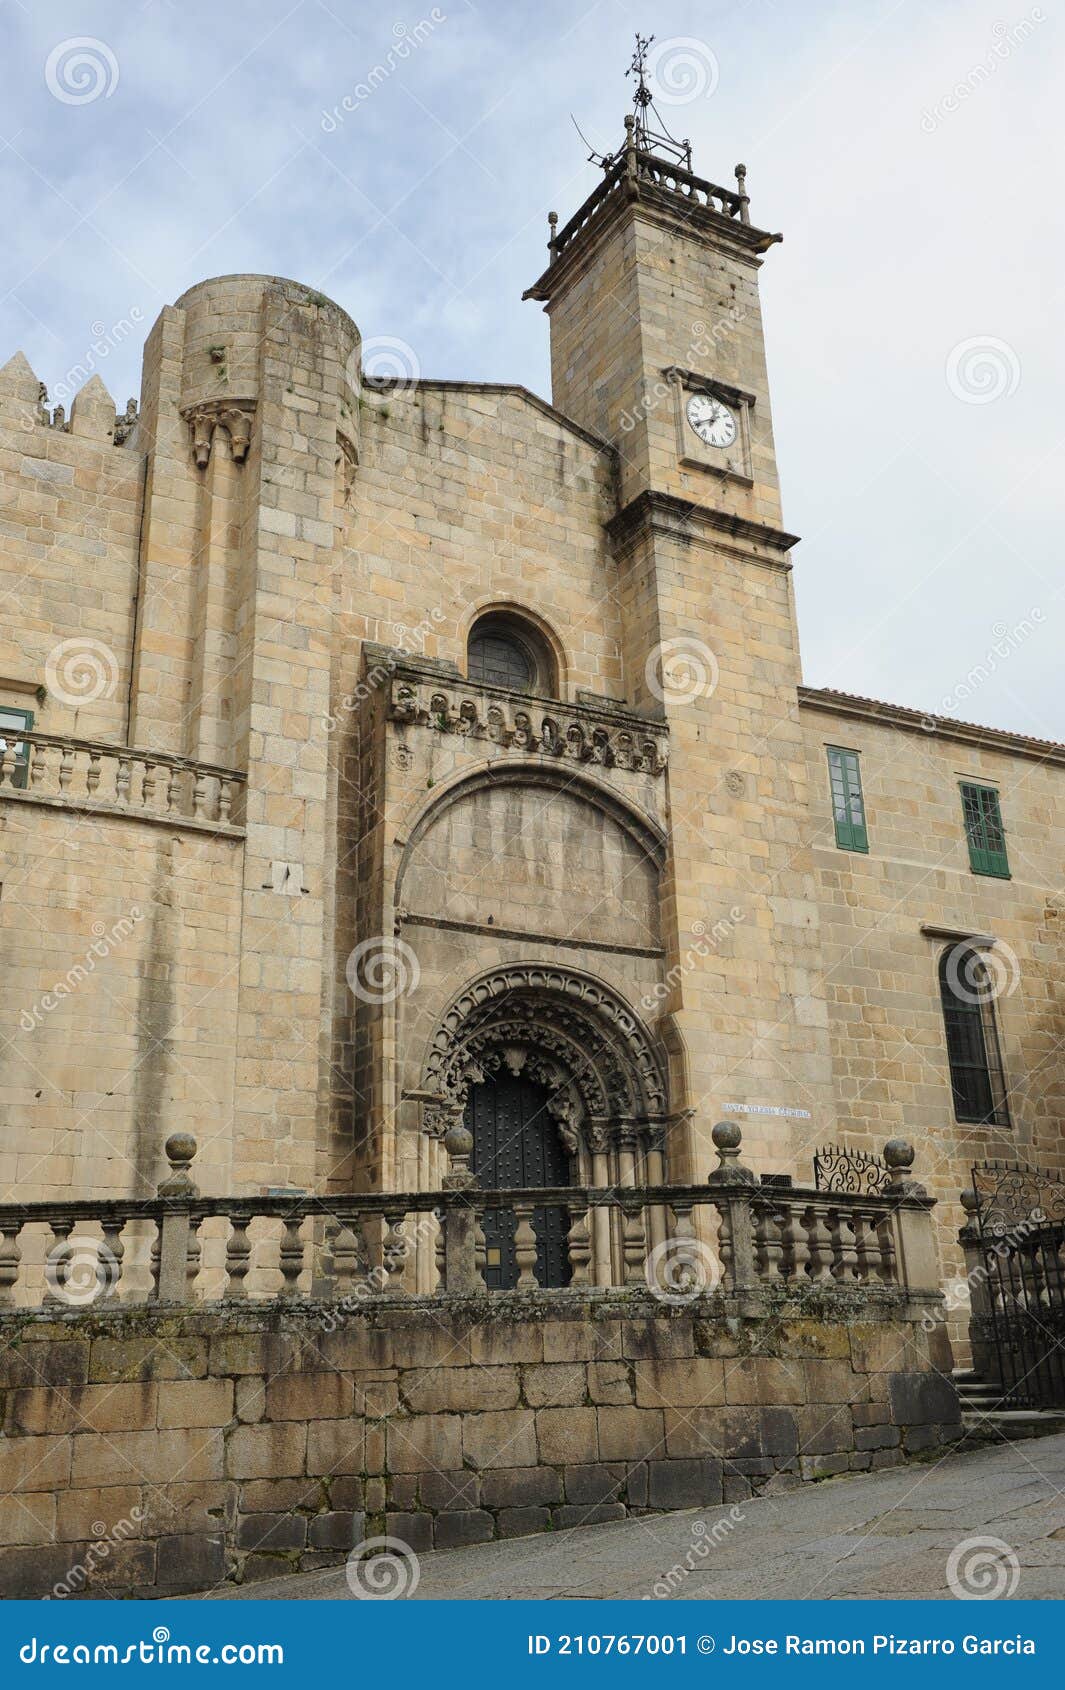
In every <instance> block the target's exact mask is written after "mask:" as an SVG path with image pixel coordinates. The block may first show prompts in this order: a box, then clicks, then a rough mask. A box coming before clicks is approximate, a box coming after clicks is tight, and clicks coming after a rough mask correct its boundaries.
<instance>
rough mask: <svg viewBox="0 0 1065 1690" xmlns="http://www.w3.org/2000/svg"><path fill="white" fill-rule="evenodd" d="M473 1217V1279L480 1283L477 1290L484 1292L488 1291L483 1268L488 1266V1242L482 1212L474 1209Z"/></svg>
mask: <svg viewBox="0 0 1065 1690" xmlns="http://www.w3.org/2000/svg"><path fill="white" fill-rule="evenodd" d="M474 1217H475V1220H476V1228H475V1231H474V1245H473V1266H474V1270H475V1273H474V1277H475V1278H476V1279H478V1280H479V1281H480V1287H479V1289H481V1290H483V1291H486V1290H487V1289H488V1285H487V1281H486V1280H485V1277H484V1273H485V1268H486V1267H487V1266H488V1240H487V1238H486V1237H485V1234H484V1210H483V1209H475V1210H474Z"/></svg>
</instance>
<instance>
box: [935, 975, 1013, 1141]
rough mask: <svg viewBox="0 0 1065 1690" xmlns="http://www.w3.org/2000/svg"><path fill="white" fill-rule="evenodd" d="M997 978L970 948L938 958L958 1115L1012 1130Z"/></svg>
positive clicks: (985, 1124)
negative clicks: (997, 1006) (997, 1010)
mask: <svg viewBox="0 0 1065 1690" xmlns="http://www.w3.org/2000/svg"><path fill="white" fill-rule="evenodd" d="M996 978H997V976H995V975H994V974H993V973H992V972H991V971H989V969H988V966H987V964H986V962H985V961H984V959H983V957H982V956H981V955H980V952H979V951H978V950H976V949H974V948H973V946H971V945H952V946H951V947H950V949H949V950H946V951H944V952H943V955H942V956H941V957H940V959H939V993H940V998H941V1000H942V1004H943V1024H944V1028H945V1030H946V1036H947V1061H948V1062H949V1064H950V1086H951V1091H952V1092H953V1095H954V1114H955V1117H956V1119H957V1120H959V1121H971V1122H977V1123H980V1124H982V1125H984V1126H994V1127H1008V1126H1009V1124H1010V1115H1009V1103H1008V1100H1007V1091H1006V1076H1005V1074H1004V1072H1003V1068H1002V1054H1001V1050H1000V1047H999V1039H998V1026H997V1023H996V1020H995V997H996V990H995V982H996Z"/></svg>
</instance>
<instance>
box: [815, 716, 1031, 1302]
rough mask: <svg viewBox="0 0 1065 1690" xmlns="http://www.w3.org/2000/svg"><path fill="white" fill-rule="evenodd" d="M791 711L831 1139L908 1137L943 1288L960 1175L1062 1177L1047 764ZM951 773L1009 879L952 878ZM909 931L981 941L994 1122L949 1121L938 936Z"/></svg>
mask: <svg viewBox="0 0 1065 1690" xmlns="http://www.w3.org/2000/svg"><path fill="white" fill-rule="evenodd" d="M801 714H802V718H803V726H804V731H805V736H806V743H807V754H808V757H809V765H810V792H811V824H810V828H811V836H812V845H813V861H814V865H815V869H816V873H817V883H818V889H819V895H820V910H821V933H822V941H823V945H824V960H823V968H822V978H823V986H822V990H823V992H824V996H825V999H826V1002H827V1007H828V1026H829V1034H830V1038H831V1042H832V1063H833V1075H834V1083H835V1088H836V1096H837V1107H838V1111H839V1121H840V1127H841V1129H842V1131H843V1132H844V1133H845V1134H846V1137H847V1140H848V1142H849V1143H851V1144H854V1145H857V1146H861V1145H864V1146H865V1148H867V1149H871V1150H875V1149H876V1148H877V1147H878V1146H879V1145H880V1144H882V1143H883V1141H884V1140H885V1139H886V1138H890V1137H892V1136H893V1135H898V1134H900V1133H901V1134H904V1135H905V1136H906V1137H912V1138H914V1139H915V1140H916V1141H917V1142H919V1143H920V1145H921V1178H922V1180H923V1181H924V1182H925V1183H926V1184H927V1186H928V1189H929V1191H930V1192H931V1194H932V1195H933V1196H934V1197H936V1198H937V1199H939V1200H940V1201H939V1202H938V1204H937V1207H936V1210H935V1216H936V1222H937V1228H938V1232H939V1248H940V1255H941V1259H942V1261H943V1269H944V1275H945V1278H946V1279H947V1280H950V1279H952V1278H955V1277H961V1276H963V1275H964V1273H965V1265H964V1262H963V1260H962V1256H961V1251H960V1249H959V1246H958V1242H957V1234H958V1228H959V1227H960V1226H961V1225H962V1224H963V1222H964V1219H965V1216H964V1214H963V1212H962V1209H961V1205H960V1202H959V1194H960V1192H961V1191H962V1190H964V1189H965V1187H967V1186H968V1185H969V1184H970V1183H971V1175H970V1170H971V1167H972V1164H973V1163H974V1162H978V1161H982V1160H984V1159H985V1158H987V1157H992V1158H998V1159H1001V1160H1006V1161H1014V1160H1021V1161H1023V1162H1025V1163H1027V1164H1028V1165H1029V1166H1035V1167H1052V1168H1057V1169H1061V1168H1062V1167H1063V1166H1065V1143H1063V1140H1062V1136H1061V1091H1062V1080H1061V1040H1062V1033H1063V1031H1065V1009H1063V1005H1062V995H1061V984H1060V982H1061V979H1062V973H1063V963H1065V945H1063V937H1062V933H1063V928H1065V903H1063V901H1062V897H1061V890H1060V885H1061V876H1060V862H1061V834H1060V825H1056V816H1057V811H1058V807H1059V804H1058V794H1059V789H1060V785H1061V775H1062V771H1061V767H1060V753H1059V752H1057V751H1056V749H1055V748H1052V747H1050V746H1047V747H1046V748H1045V752H1042V753H1041V754H1040V753H1036V754H1033V755H1029V756H1020V755H1018V754H1017V753H1016V752H1014V751H1012V750H1010V749H1002V750H999V749H997V748H995V747H994V746H993V745H992V744H989V743H986V742H985V743H984V744H979V743H976V744H974V743H966V742H965V741H964V740H959V739H957V738H955V739H951V738H950V737H949V733H948V732H946V731H941V732H931V731H929V730H928V729H924V730H922V729H921V728H919V727H917V726H916V725H915V726H914V727H913V728H912V729H911V730H909V731H904V730H902V729H901V728H900V727H899V726H898V725H896V724H893V723H891V722H884V723H878V722H876V721H874V720H862V719H859V718H856V717H855V716H853V715H848V714H847V713H846V712H845V711H843V710H841V712H840V713H839V714H838V715H836V714H833V713H832V712H831V711H828V710H826V709H824V708H822V707H820V706H819V707H818V708H816V709H813V708H804V709H803V710H802V712H801ZM829 745H838V746H844V747H848V748H851V749H853V750H855V751H857V752H858V753H859V756H860V759H861V775H862V787H863V792H864V797H865V809H866V820H867V826H868V833H869V850H868V852H867V853H865V852H857V851H842V850H839V849H837V847H836V843H835V834H834V830H833V824H832V814H831V808H830V801H829V791H828V770H827V752H826V747H827V746H829ZM965 779H970V780H975V781H978V782H981V783H984V784H986V785H990V786H994V787H996V788H997V789H998V792H999V796H1000V803H1001V808H1002V819H1003V824H1004V826H1005V830H1006V849H1007V854H1008V858H1009V865H1010V873H1011V878H1010V879H1009V880H1004V879H998V878H994V877H991V876H987V875H980V874H974V873H973V872H972V870H971V869H970V867H969V855H968V849H967V846H966V840H965V829H964V826H963V821H962V806H961V796H960V792H959V782H960V781H962V780H965ZM922 925H929V926H938V927H940V928H942V929H944V930H954V931H956V932H957V933H984V934H991V935H993V936H994V938H995V940H996V946H995V949H994V951H993V952H992V953H991V957H992V959H993V968H992V973H991V980H992V988H993V991H994V994H995V997H994V1011H995V1019H996V1023H997V1026H998V1033H999V1042H1000V1047H1001V1052H1002V1062H1003V1067H1004V1070H1005V1075H1006V1081H1007V1085H1008V1088H1009V1109H1010V1117H1011V1122H1010V1125H1009V1126H1008V1127H996V1126H980V1125H974V1124H972V1123H960V1122H957V1121H955V1118H954V1107H953V1102H952V1098H951V1088H950V1072H949V1068H948V1064H947V1051H946V1039H945V1034H944V1028H943V1011H942V1006H941V1003H940V993H939V978H938V967H939V960H940V957H941V955H942V954H943V952H944V951H945V950H947V949H949V947H950V946H951V944H952V943H955V942H956V941H954V940H952V939H951V938H949V937H945V936H943V935H942V934H940V935H929V934H927V933H925V932H922ZM803 1128H804V1130H802V1131H801V1132H796V1134H795V1137H794V1139H793V1146H792V1164H791V1165H792V1166H793V1167H794V1168H795V1169H796V1170H801V1169H802V1168H803V1167H805V1166H808V1159H809V1155H810V1152H811V1148H812V1142H813V1141H812V1138H811V1130H812V1131H813V1132H814V1133H816V1131H817V1130H818V1129H817V1126H816V1125H815V1126H814V1127H813V1129H811V1125H810V1123H804V1124H803Z"/></svg>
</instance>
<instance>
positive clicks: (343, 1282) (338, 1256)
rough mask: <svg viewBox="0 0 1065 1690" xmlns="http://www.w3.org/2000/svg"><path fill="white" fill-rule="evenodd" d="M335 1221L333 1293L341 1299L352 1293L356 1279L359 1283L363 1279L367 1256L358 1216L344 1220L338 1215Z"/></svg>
mask: <svg viewBox="0 0 1065 1690" xmlns="http://www.w3.org/2000/svg"><path fill="white" fill-rule="evenodd" d="M337 1222H338V1231H337V1234H336V1237H335V1238H334V1239H333V1280H334V1294H335V1295H336V1297H337V1298H338V1299H339V1300H340V1301H343V1300H344V1299H345V1298H346V1297H350V1296H351V1295H352V1293H353V1291H354V1290H355V1284H356V1280H358V1282H359V1283H360V1284H362V1283H363V1281H364V1280H365V1278H366V1268H367V1258H366V1250H365V1246H364V1244H363V1239H362V1227H361V1226H360V1224H359V1217H358V1216H357V1215H352V1217H351V1219H350V1221H345V1219H344V1218H343V1216H341V1215H338V1216H337Z"/></svg>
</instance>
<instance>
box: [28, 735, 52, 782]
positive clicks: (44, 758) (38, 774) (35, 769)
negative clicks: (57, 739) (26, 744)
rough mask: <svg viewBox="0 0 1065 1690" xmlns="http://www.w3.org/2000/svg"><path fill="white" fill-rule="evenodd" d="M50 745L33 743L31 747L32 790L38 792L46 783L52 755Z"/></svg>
mask: <svg viewBox="0 0 1065 1690" xmlns="http://www.w3.org/2000/svg"><path fill="white" fill-rule="evenodd" d="M51 752H52V747H51V746H50V745H33V746H31V747H30V790H31V791H32V792H36V791H37V789H38V787H40V786H43V785H44V777H45V775H46V774H47V773H48V759H49V757H50V756H51Z"/></svg>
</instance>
